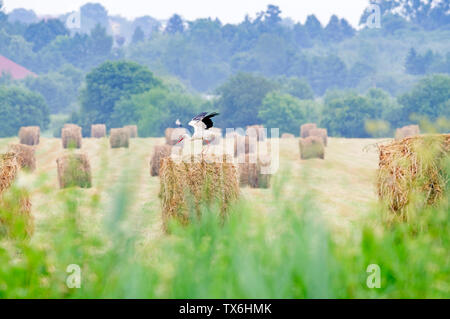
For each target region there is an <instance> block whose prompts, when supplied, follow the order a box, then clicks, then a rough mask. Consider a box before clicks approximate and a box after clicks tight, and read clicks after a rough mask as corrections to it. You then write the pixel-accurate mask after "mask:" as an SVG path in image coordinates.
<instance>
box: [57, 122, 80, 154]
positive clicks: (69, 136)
mask: <svg viewBox="0 0 450 319" xmlns="http://www.w3.org/2000/svg"><path fill="white" fill-rule="evenodd" d="M61 140H62V145H63V148H81V143H82V140H83V136H82V134H81V127H80V126H78V125H75V124H65V125H64V127H63V128H62V129H61Z"/></svg>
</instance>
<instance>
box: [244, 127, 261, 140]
mask: <svg viewBox="0 0 450 319" xmlns="http://www.w3.org/2000/svg"><path fill="white" fill-rule="evenodd" d="M245 135H248V136H251V137H255V136H256V139H257V140H258V142H261V141H264V140H265V139H266V130H265V129H264V126H262V125H251V126H247V130H246V131H245Z"/></svg>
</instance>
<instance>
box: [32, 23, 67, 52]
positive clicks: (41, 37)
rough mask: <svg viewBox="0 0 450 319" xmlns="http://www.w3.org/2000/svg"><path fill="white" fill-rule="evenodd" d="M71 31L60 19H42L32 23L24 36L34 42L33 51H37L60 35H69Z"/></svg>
mask: <svg viewBox="0 0 450 319" xmlns="http://www.w3.org/2000/svg"><path fill="white" fill-rule="evenodd" d="M68 34H69V31H68V30H67V29H66V27H65V26H64V24H63V23H62V22H61V21H60V20H58V19H49V20H41V21H40V22H38V23H33V24H30V25H29V26H28V28H27V30H26V31H25V34H24V37H25V39H26V40H27V41H28V42H32V43H33V51H35V52H37V51H39V50H41V49H42V48H43V47H45V46H46V45H47V44H49V43H50V42H52V41H53V40H54V39H55V38H56V37H57V36H59V35H68Z"/></svg>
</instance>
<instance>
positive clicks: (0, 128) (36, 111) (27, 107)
mask: <svg viewBox="0 0 450 319" xmlns="http://www.w3.org/2000/svg"><path fill="white" fill-rule="evenodd" d="M49 122H50V117H49V112H48V106H47V103H46V102H45V100H44V98H43V97H42V95H40V94H39V93H34V92H31V91H29V90H28V89H24V88H20V87H0V123H1V125H0V137H9V136H16V135H17V133H18V132H19V129H20V127H21V126H39V127H40V128H41V130H45V129H47V127H48V124H49Z"/></svg>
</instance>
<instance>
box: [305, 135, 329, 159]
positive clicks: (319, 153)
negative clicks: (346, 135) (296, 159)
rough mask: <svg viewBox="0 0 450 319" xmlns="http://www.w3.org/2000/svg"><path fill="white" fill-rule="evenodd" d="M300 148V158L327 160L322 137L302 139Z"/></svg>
mask: <svg viewBox="0 0 450 319" xmlns="http://www.w3.org/2000/svg"><path fill="white" fill-rule="evenodd" d="M299 146H300V158H301V159H310V158H321V159H324V158H325V146H324V145H323V140H322V138H321V137H320V136H308V137H307V138H301V139H300V141H299Z"/></svg>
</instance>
